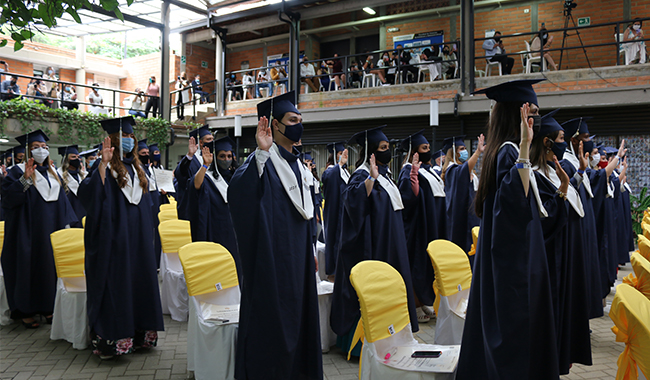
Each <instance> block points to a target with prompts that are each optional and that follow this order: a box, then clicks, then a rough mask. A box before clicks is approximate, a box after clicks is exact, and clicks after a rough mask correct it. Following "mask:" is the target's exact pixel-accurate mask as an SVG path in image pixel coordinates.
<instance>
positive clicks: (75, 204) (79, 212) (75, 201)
mask: <svg viewBox="0 0 650 380" xmlns="http://www.w3.org/2000/svg"><path fill="white" fill-rule="evenodd" d="M68 173H70V175H71V176H72V177H73V178H74V180H75V181H77V182H78V183H81V178H80V177H79V171H78V170H74V171H72V170H68ZM66 196H67V197H68V201H69V202H70V206H72V209H73V210H74V213H75V215H76V216H77V221H76V222H74V223H72V224H71V225H70V227H74V228H83V223H82V219H83V217H84V216H86V209H85V208H84V206H83V205H82V204H81V201H80V200H79V197H77V195H75V193H73V192H72V191H71V190H68V191H67V192H66Z"/></svg>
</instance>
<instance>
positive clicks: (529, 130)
mask: <svg viewBox="0 0 650 380" xmlns="http://www.w3.org/2000/svg"><path fill="white" fill-rule="evenodd" d="M520 111H521V125H520V128H521V142H520V145H523V144H524V143H525V144H526V147H530V143H531V141H533V120H532V119H528V114H529V112H530V105H529V104H528V103H524V105H523V106H521V108H520Z"/></svg>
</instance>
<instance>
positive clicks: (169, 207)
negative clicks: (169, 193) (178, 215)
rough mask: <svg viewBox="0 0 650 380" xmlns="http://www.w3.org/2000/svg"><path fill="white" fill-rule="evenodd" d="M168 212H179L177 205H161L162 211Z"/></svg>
mask: <svg viewBox="0 0 650 380" xmlns="http://www.w3.org/2000/svg"><path fill="white" fill-rule="evenodd" d="M166 210H173V211H176V212H178V210H177V209H176V205H173V204H171V203H166V204H162V205H160V211H166Z"/></svg>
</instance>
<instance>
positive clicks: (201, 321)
mask: <svg viewBox="0 0 650 380" xmlns="http://www.w3.org/2000/svg"><path fill="white" fill-rule="evenodd" d="M178 255H179V257H180V261H181V264H182V265H183V272H184V273H185V282H186V284H187V291H188V294H189V296H190V299H189V320H188V324H187V369H188V370H189V371H193V372H194V377H195V378H196V379H199V380H201V379H228V380H229V379H234V378H235V352H236V349H237V330H238V327H239V324H238V323H232V322H233V321H237V322H239V320H238V318H239V303H240V298H241V293H240V291H239V279H238V278H237V268H236V266H235V260H234V259H233V257H232V255H231V254H230V252H228V250H227V249H226V248H224V247H223V246H222V245H220V244H216V243H212V242H195V243H191V244H187V245H185V246H183V247H181V248H180V250H179V252H178ZM224 310H230V311H232V312H234V314H233V315H232V316H231V317H229V318H231V319H229V320H228V321H223V320H219V319H218V318H217V317H215V314H217V312H219V311H224ZM221 319H223V318H221Z"/></svg>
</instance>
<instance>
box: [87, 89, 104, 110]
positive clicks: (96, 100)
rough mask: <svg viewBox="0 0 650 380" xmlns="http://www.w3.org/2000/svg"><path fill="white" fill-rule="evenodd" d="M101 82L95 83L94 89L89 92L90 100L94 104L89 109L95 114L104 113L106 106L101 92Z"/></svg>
mask: <svg viewBox="0 0 650 380" xmlns="http://www.w3.org/2000/svg"><path fill="white" fill-rule="evenodd" d="M98 89H99V83H93V87H92V91H90V94H88V102H89V103H91V104H92V106H90V107H89V109H88V111H90V112H91V113H94V114H98V113H102V111H101V110H103V108H104V106H103V105H102V104H104V98H103V97H102V96H101V94H100V93H99V90H98Z"/></svg>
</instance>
